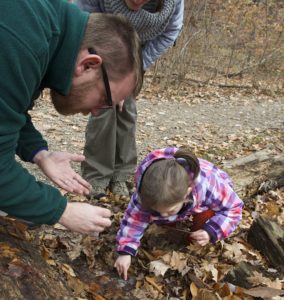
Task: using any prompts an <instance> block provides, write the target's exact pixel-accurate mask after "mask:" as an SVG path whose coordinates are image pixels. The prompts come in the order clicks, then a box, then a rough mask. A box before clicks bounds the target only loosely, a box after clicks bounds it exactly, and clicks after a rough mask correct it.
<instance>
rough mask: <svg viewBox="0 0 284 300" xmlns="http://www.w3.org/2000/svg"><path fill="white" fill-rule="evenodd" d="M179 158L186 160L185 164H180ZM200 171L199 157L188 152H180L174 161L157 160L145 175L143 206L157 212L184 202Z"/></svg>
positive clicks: (142, 194) (142, 183) (143, 180)
mask: <svg viewBox="0 0 284 300" xmlns="http://www.w3.org/2000/svg"><path fill="white" fill-rule="evenodd" d="M179 158H181V159H184V160H185V164H184V163H183V162H182V163H181V162H179V161H178V159H179ZM186 168H189V172H190V174H191V176H189V174H188V172H187V170H186ZM199 171H200V167H199V162H198V159H197V157H196V156H195V155H194V154H193V153H191V152H190V151H188V150H184V149H181V150H178V151H177V152H176V153H175V155H174V158H172V159H161V160H157V161H156V162H154V163H152V165H151V166H150V167H149V168H148V169H147V170H146V171H145V173H144V176H143V179H142V182H141V187H140V198H141V204H142V205H143V207H145V208H150V209H154V210H155V208H158V207H169V206H171V205H174V204H176V203H178V202H181V201H183V200H184V196H185V195H186V193H187V190H188V187H189V186H190V185H191V183H192V181H193V180H194V179H195V178H196V177H197V176H198V174H199Z"/></svg>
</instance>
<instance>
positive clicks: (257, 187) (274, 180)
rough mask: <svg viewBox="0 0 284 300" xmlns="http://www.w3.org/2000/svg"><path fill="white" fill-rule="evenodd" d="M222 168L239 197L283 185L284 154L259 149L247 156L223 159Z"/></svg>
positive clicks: (245, 196) (249, 195)
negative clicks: (228, 159) (229, 177)
mask: <svg viewBox="0 0 284 300" xmlns="http://www.w3.org/2000/svg"><path fill="white" fill-rule="evenodd" d="M223 168H224V170H226V171H227V172H228V174H229V175H230V176H231V178H232V180H233V183H234V190H235V191H236V192H237V193H238V194H239V196H240V197H241V198H249V197H251V196H253V195H255V194H256V193H260V192H267V191H268V190H271V189H276V188H280V187H283V186H284V154H283V153H280V154H275V153H273V152H271V151H270V150H267V149H265V150H261V151H257V152H254V153H252V154H250V155H248V156H245V157H240V158H237V159H234V160H231V161H225V162H224V163H223Z"/></svg>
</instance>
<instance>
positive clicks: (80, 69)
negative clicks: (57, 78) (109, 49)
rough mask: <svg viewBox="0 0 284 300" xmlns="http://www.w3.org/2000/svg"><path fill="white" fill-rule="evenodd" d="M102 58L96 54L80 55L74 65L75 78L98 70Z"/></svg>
mask: <svg viewBox="0 0 284 300" xmlns="http://www.w3.org/2000/svg"><path fill="white" fill-rule="evenodd" d="M102 61H103V60H102V58H101V57H100V56H99V55H97V54H89V53H88V52H87V54H85V55H82V56H81V57H80V58H79V59H78V60H77V63H76V67H75V76H80V75H82V74H83V73H85V72H89V71H91V70H93V69H98V68H100V67H101V64H102Z"/></svg>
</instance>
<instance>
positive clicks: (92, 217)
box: [59, 202, 111, 236]
mask: <svg viewBox="0 0 284 300" xmlns="http://www.w3.org/2000/svg"><path fill="white" fill-rule="evenodd" d="M110 216H111V212H110V210H108V209H106V208H102V207H99V206H93V205H90V204H88V203H80V202H71V203H70V202H69V203H67V206H66V209H65V211H64V213H63V215H62V216H61V218H60V220H59V223H60V224H61V225H63V226H65V227H67V228H68V229H70V230H72V231H76V232H79V233H83V234H89V235H92V236H96V235H97V233H99V232H102V231H103V230H104V229H105V227H109V226H110V225H111V220H110Z"/></svg>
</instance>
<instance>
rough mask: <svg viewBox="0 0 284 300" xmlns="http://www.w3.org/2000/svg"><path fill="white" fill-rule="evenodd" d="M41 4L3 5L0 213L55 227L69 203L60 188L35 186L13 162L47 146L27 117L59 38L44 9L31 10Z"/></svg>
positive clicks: (0, 22)
mask: <svg viewBox="0 0 284 300" xmlns="http://www.w3.org/2000/svg"><path fill="white" fill-rule="evenodd" d="M42 3H43V2H42V1H30V2H28V1H15V3H14V1H2V2H0V15H1V17H0V40H1V41H2V43H1V47H0V66H1V67H0V78H1V80H0V210H3V211H5V212H7V213H8V214H9V215H12V216H15V217H20V218H23V219H26V220H28V221H32V222H35V223H38V224H54V223H56V222H57V221H58V220H59V219H60V217H61V215H62V214H63V212H64V210H65V207H66V204H67V200H66V199H65V198H64V197H63V196H62V195H61V194H60V192H59V191H58V190H57V189H56V188H54V187H52V186H49V185H47V184H44V183H41V182H38V181H36V179H35V178H34V177H33V176H32V175H31V174H29V172H28V171H27V170H26V169H24V168H23V166H22V165H21V164H19V163H18V162H17V161H16V159H15V155H16V154H19V155H20V157H21V158H22V159H24V160H29V159H30V157H31V156H32V153H33V152H34V151H37V149H39V148H40V147H42V146H46V142H45V141H44V140H43V139H42V137H41V135H40V133H39V132H38V131H37V130H36V129H35V128H34V126H33V125H32V122H31V119H30V117H29V116H28V115H27V111H28V110H29V108H30V107H31V106H32V105H33V96H34V94H35V92H36V91H38V90H39V89H40V86H41V82H42V78H43V77H44V74H45V73H46V71H47V69H48V66H49V59H50V50H49V49H50V48H49V43H50V40H51V39H52V38H53V37H54V36H55V37H54V41H56V34H57V32H56V30H55V29H54V30H49V31H48V28H49V27H48V26H47V25H48V23H46V22H43V21H45V20H46V19H47V18H44V17H43V16H46V13H45V12H46V11H45V10H37V12H38V13H36V10H32V9H30V10H29V11H27V10H28V9H29V7H32V6H33V5H34V6H39V5H42ZM58 3H59V1H58ZM13 5H14V6H15V7H13ZM46 5H47V6H48V5H49V6H50V5H51V2H50V3H49V2H48V1H46ZM22 6H23V8H22ZM1 11H2V12H3V11H5V14H4V13H1ZM13 11H14V13H16V15H15V16H13V15H12V14H13ZM9 13H10V14H11V15H9ZM41 21H42V22H41ZM22 24H25V26H23V25H22Z"/></svg>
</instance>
